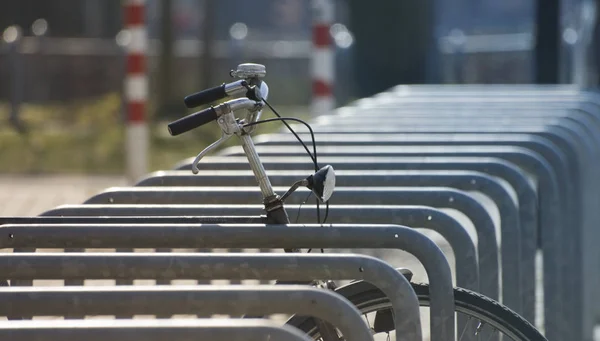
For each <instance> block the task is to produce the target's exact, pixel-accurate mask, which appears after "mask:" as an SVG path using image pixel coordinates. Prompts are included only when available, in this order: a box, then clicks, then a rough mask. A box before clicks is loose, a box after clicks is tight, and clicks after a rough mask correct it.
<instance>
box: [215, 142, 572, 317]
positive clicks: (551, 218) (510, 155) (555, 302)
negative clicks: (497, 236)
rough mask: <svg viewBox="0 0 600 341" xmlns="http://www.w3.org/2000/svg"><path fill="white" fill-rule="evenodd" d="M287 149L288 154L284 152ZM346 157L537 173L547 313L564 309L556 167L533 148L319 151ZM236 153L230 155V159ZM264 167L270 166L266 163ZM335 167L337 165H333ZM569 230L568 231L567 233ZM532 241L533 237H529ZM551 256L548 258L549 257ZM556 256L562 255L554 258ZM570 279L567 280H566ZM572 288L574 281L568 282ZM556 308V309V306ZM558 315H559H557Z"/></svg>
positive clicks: (271, 152) (272, 150) (291, 151)
mask: <svg viewBox="0 0 600 341" xmlns="http://www.w3.org/2000/svg"><path fill="white" fill-rule="evenodd" d="M237 150H238V149H236V148H229V149H227V150H225V151H224V153H229V154H230V155H233V156H236V154H237V155H239V152H236V151H237ZM284 150H285V153H284ZM257 151H258V152H259V153H260V154H261V155H265V157H264V158H263V162H265V161H266V158H267V157H269V156H283V155H302V154H303V153H304V151H303V150H300V149H296V148H292V147H282V149H277V147H271V146H270V147H262V148H261V146H257ZM342 155H343V156H346V157H359V156H368V157H373V156H388V157H389V156H410V155H414V156H444V155H446V156H465V157H468V156H478V155H480V156H483V155H486V156H497V157H500V158H504V159H506V160H508V161H511V162H515V163H517V164H519V165H520V166H522V167H524V168H526V169H527V170H528V171H529V172H531V173H533V174H536V175H537V179H538V181H539V183H540V188H541V189H542V190H543V193H545V194H544V195H542V196H540V201H542V202H541V203H540V205H541V209H543V210H544V211H543V214H542V215H541V218H542V221H541V223H542V225H543V226H544V231H547V232H546V233H543V234H542V238H543V239H544V241H543V245H544V248H545V251H548V252H545V253H544V259H545V261H544V273H550V274H552V275H550V276H549V278H550V279H549V280H548V281H544V282H545V291H544V292H545V293H547V295H546V296H547V297H546V300H550V302H546V304H547V305H545V307H548V309H547V310H546V311H547V314H555V313H556V312H557V311H561V309H560V308H559V307H561V299H560V297H558V294H557V293H558V292H560V291H559V290H560V285H559V284H558V283H555V284H551V283H549V282H550V281H555V282H558V281H561V280H562V279H563V278H562V277H561V276H560V273H557V271H562V270H568V269H561V267H560V266H558V268H559V269H557V266H556V265H557V264H560V259H563V257H567V256H565V255H564V252H566V251H567V250H564V249H563V250H561V249H560V247H561V245H562V243H561V234H560V228H566V226H565V225H564V224H561V222H565V220H562V219H563V218H564V217H561V216H560V211H559V210H558V209H557V208H558V207H561V206H560V198H561V196H560V194H559V193H558V189H557V188H556V187H557V186H558V185H557V182H558V181H557V179H556V175H555V173H554V170H553V168H552V167H551V166H550V165H549V164H548V163H547V161H546V160H545V159H544V158H542V157H541V156H540V155H538V154H537V153H535V152H533V151H530V150H528V149H524V148H520V147H511V146H504V147H496V146H477V147H470V146H453V147H444V146H435V147H433V146H432V147H429V146H424V147H420V146H419V147H412V148H411V147H403V148H401V149H399V148H393V147H385V146H383V147H377V148H372V149H368V150H362V151H359V150H358V149H357V148H351V147H335V148H333V147H331V148H328V147H323V148H320V150H319V156H320V161H321V163H323V162H324V160H325V162H326V163H331V162H330V161H329V158H330V157H333V156H342ZM233 156H228V157H227V158H228V159H230V158H232V157H233ZM265 167H267V169H268V166H267V165H266V164H265ZM334 167H335V165H334ZM565 233H566V232H565ZM521 237H522V239H525V240H527V239H528V238H532V237H533V236H527V235H522V236H521ZM529 240H531V239H529ZM546 255H548V257H546ZM553 256H559V257H554V258H552V257H553ZM565 282H568V281H565ZM569 285H570V286H571V287H572V286H573V284H572V283H570V284H569ZM555 308H556V309H555ZM556 318H558V316H557V317H556ZM546 321H548V322H549V323H551V321H552V318H551V317H548V318H547V320H546Z"/></svg>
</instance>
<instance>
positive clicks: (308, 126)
mask: <svg viewBox="0 0 600 341" xmlns="http://www.w3.org/2000/svg"><path fill="white" fill-rule="evenodd" d="M265 103H266V102H265ZM269 107H270V106H269ZM271 110H273V112H274V113H275V111H274V109H272V108H271ZM276 115H278V114H276ZM286 120H289V121H296V122H300V123H302V124H304V125H305V126H306V127H307V128H308V130H309V131H310V136H311V139H312V144H313V152H314V156H313V155H312V154H311V153H310V151H309V150H308V147H307V146H306V144H305V143H304V141H302V139H301V138H300V136H298V134H296V132H295V131H294V130H293V129H292V128H291V127H290V126H289V125H288V124H287V123H286V122H285V121H286ZM275 121H281V122H283V123H285V124H286V126H287V127H288V129H290V131H291V132H292V134H294V136H296V139H298V141H300V143H301V144H302V146H303V147H304V150H306V152H307V153H308V155H309V156H310V158H311V159H312V160H313V163H314V165H315V172H316V171H318V170H319V165H318V164H317V144H316V142H315V135H314V132H313V130H312V128H311V126H310V125H309V124H308V123H306V122H304V121H303V120H301V119H299V118H295V117H281V116H279V115H278V117H276V118H269V119H266V120H261V121H256V122H252V123H247V124H245V125H244V127H251V126H253V125H257V124H262V123H269V122H275ZM316 203H317V224H321V206H320V203H319V199H318V198H316Z"/></svg>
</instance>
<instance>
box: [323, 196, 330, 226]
mask: <svg viewBox="0 0 600 341" xmlns="http://www.w3.org/2000/svg"><path fill="white" fill-rule="evenodd" d="M325 205H326V206H325V219H323V224H325V222H327V218H328V217H329V201H327V202H326V203H325Z"/></svg>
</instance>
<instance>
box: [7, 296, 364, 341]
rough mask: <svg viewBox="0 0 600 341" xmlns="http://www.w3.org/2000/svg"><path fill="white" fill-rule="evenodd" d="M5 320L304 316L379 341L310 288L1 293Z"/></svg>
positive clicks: (342, 303)
mask: <svg viewBox="0 0 600 341" xmlns="http://www.w3.org/2000/svg"><path fill="white" fill-rule="evenodd" d="M0 301H2V302H3V304H2V305H0V314H2V315H5V316H6V315H11V314H12V315H24V316H27V315H37V316H55V315H62V316H64V315H67V314H72V315H83V316H86V315H88V316H89V315H115V314H126V315H156V314H168V315H175V314H198V313H205V314H209V313H210V314H229V315H248V314H259V315H272V314H292V313H294V314H302V315H308V316H314V317H318V318H320V319H323V320H326V321H329V322H331V323H332V324H334V325H335V326H336V327H337V328H338V329H339V330H340V331H341V332H342V333H343V335H344V337H345V338H346V339H347V340H349V341H352V340H355V341H365V340H367V341H368V340H371V341H372V340H373V336H372V335H371V331H370V329H369V328H368V326H367V325H366V324H365V322H364V321H363V319H362V317H361V315H360V312H359V311H358V310H357V309H356V307H354V306H353V305H352V304H351V303H350V302H348V301H347V300H346V299H344V298H342V297H341V296H339V295H337V294H335V293H333V292H331V291H328V290H322V289H315V288H309V287H306V286H295V285H290V286H287V285H286V286H271V287H268V286H249V285H248V286H246V285H244V286H220V287H217V286H214V285H211V286H177V287H169V286H165V287H154V288H151V287H147V286H130V287H113V288H110V289H109V291H107V289H106V288H102V287H97V288H92V287H89V288H86V287H62V288H56V287H35V288H0Z"/></svg>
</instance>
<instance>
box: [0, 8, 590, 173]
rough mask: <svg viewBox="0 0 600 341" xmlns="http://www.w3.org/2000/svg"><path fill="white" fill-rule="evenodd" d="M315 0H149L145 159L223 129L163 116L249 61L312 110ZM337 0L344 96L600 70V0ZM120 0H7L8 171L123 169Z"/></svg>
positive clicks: (199, 144)
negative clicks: (175, 126) (599, 15)
mask: <svg viewBox="0 0 600 341" xmlns="http://www.w3.org/2000/svg"><path fill="white" fill-rule="evenodd" d="M312 2H313V1H311V0H253V1H247V0H147V1H145V9H144V14H145V25H146V30H147V35H148V39H149V40H148V48H147V55H146V58H147V61H146V70H147V77H148V87H149V90H148V102H147V106H146V117H147V121H148V124H149V130H150V134H149V136H150V137H149V138H150V148H149V151H150V152H149V161H148V167H147V170H148V171H151V170H157V169H161V168H170V167H172V165H173V163H174V162H176V161H178V160H180V159H182V158H184V157H189V156H192V155H194V154H196V153H197V152H199V151H200V150H201V149H203V148H204V147H205V146H206V145H207V144H208V143H210V142H212V141H213V140H214V139H216V138H217V137H218V136H217V134H218V131H217V129H215V128H216V127H210V126H209V127H203V128H202V129H201V130H200V131H199V132H197V133H191V134H186V135H185V136H180V137H177V138H173V137H170V136H168V134H167V130H166V122H167V121H168V120H169V119H172V118H175V117H181V116H182V115H185V114H186V113H189V112H191V111H188V110H187V109H186V108H185V107H184V105H183V103H182V98H183V97H184V96H185V95H186V94H189V93H192V92H195V91H198V90H200V89H203V88H206V87H209V86H215V85H219V84H221V83H222V82H225V81H228V79H229V76H228V71H229V70H230V69H232V68H235V66H236V65H237V64H238V63H242V62H255V63H261V64H265V65H266V66H267V80H268V83H269V85H270V87H271V89H272V90H271V94H270V100H271V103H272V104H274V105H276V107H277V108H279V110H280V111H281V112H282V113H283V114H285V116H299V117H308V116H310V110H309V107H310V102H311V82H312V80H311V72H310V69H311V67H310V65H311V64H310V63H311V53H312V28H311V27H312V26H311V25H312V19H311V16H312V10H311V3H312ZM331 2H332V3H333V6H334V8H335V12H334V13H335V14H334V21H333V22H332V23H331V27H330V35H331V40H332V49H333V53H334V58H335V79H334V81H333V90H334V97H335V103H336V105H337V106H341V105H345V104H347V103H349V102H351V101H352V100H353V99H357V98H360V97H364V96H370V95H372V94H375V93H377V92H380V91H384V90H386V89H388V88H390V87H392V86H394V85H397V84H424V83H451V84H456V83H507V84H515V83H574V84H578V85H580V86H595V84H596V83H597V77H596V73H595V60H596V57H595V55H596V46H597V43H596V41H597V40H598V35H597V34H595V32H596V10H595V1H587V0H561V1H559V0H543V1H542V0H538V1H534V0H502V1H498V0H446V1H439V0H438V1H435V0H419V1H398V0H377V1H364V0H331ZM123 6H124V2H122V1H120V0H53V1H45V0H4V1H2V4H1V5H0V31H1V32H2V42H1V43H0V122H1V123H2V124H1V125H0V173H3V174H112V175H116V176H123V175H124V174H125V172H126V170H125V168H126V161H125V158H126V155H125V152H124V150H125V148H124V144H125V126H126V121H127V119H126V117H127V113H126V105H124V103H125V102H124V95H123V93H124V79H125V75H126V62H125V61H126V48H127V44H128V43H130V39H131V37H130V35H128V32H127V31H126V30H124V28H125V27H124V19H123V18H124V16H123V13H124V10H123ZM267 126H270V127H267ZM276 128H278V127H277V126H276V125H264V126H261V128H260V129H261V130H262V131H267V130H268V129H276Z"/></svg>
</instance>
